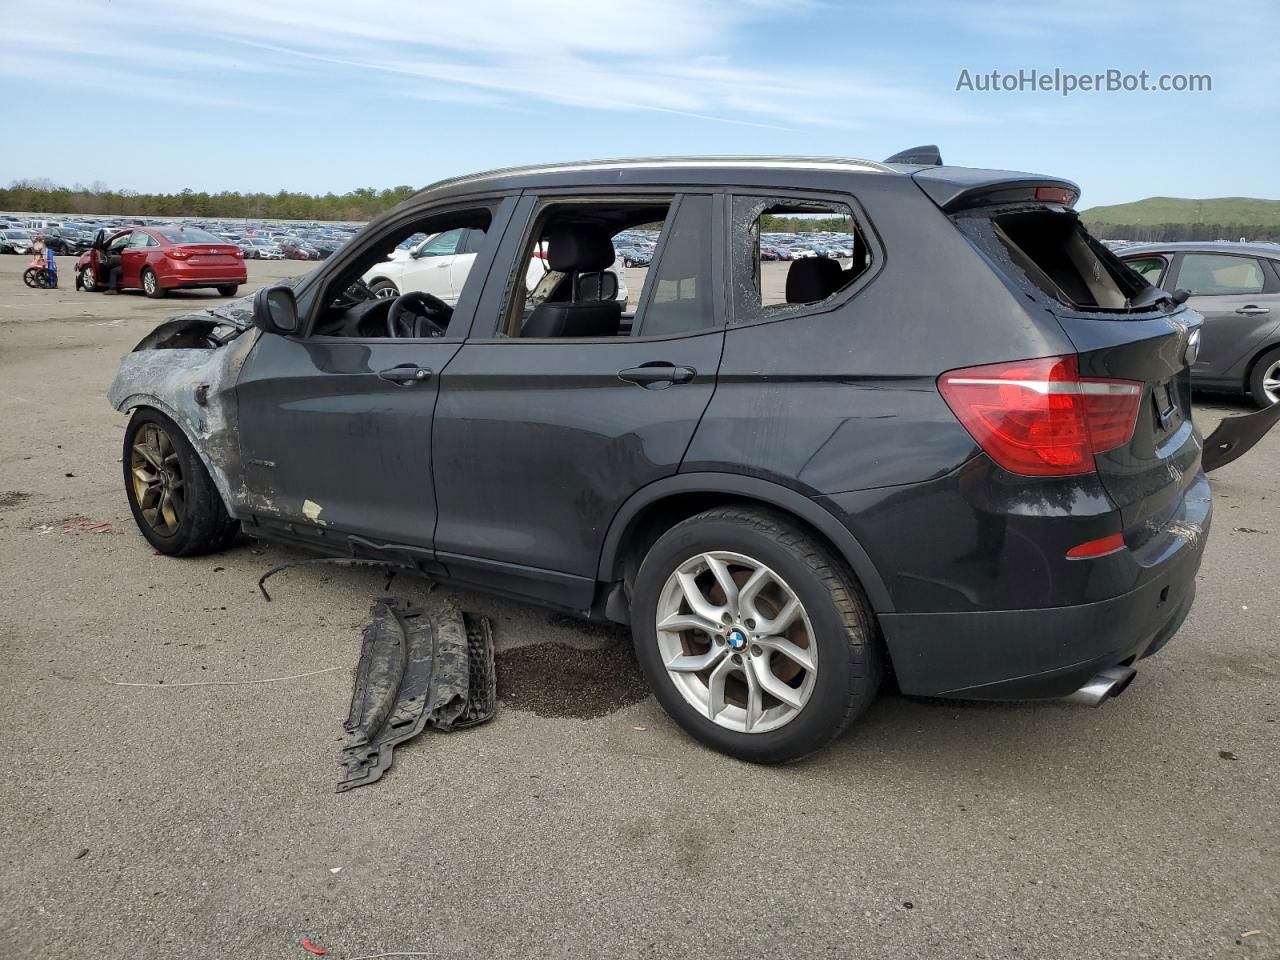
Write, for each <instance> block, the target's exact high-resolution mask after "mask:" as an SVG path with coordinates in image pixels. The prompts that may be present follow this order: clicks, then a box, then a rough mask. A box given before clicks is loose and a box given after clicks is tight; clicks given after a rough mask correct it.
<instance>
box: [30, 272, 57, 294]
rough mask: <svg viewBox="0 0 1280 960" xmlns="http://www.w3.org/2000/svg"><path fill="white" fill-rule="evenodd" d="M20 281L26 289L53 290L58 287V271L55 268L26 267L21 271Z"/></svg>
mask: <svg viewBox="0 0 1280 960" xmlns="http://www.w3.org/2000/svg"><path fill="white" fill-rule="evenodd" d="M22 280H23V282H24V283H25V284H26V285H27V286H28V287H35V288H36V289H38V290H53V289H56V288H57V286H58V270H57V268H56V267H27V269H26V270H24V271H22Z"/></svg>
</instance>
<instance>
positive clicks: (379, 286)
mask: <svg viewBox="0 0 1280 960" xmlns="http://www.w3.org/2000/svg"><path fill="white" fill-rule="evenodd" d="M369 289H370V290H372V291H373V295H374V296H375V297H377V298H378V299H379V300H389V299H392V298H394V297H398V296H400V291H399V290H398V289H396V285H395V284H394V283H392V282H391V281H390V280H375V281H373V283H371V284H369Z"/></svg>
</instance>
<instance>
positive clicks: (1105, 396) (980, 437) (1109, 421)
mask: <svg viewBox="0 0 1280 960" xmlns="http://www.w3.org/2000/svg"><path fill="white" fill-rule="evenodd" d="M1142 389H1143V385H1142V384H1141V383H1138V382H1135V381H1133V380H1095V379H1084V378H1082V377H1081V376H1080V374H1079V367H1078V365H1077V363H1076V358H1075V357H1074V356H1066V357H1041V358H1039V359H1036V360H1015V361H1012V362H1010V363H993V364H989V365H987V366H982V367H968V368H966V369H964V370H951V371H949V372H947V373H944V374H943V375H942V376H941V377H939V378H938V390H939V391H940V392H941V394H942V398H943V399H944V400H946V402H947V406H949V407H950V408H951V412H952V413H954V414H955V415H956V417H957V419H959V421H960V422H961V423H962V424H963V425H964V428H965V429H966V430H968V431H969V433H970V435H971V436H972V437H973V439H974V440H976V441H977V442H978V445H979V446H980V447H982V449H983V450H984V451H986V453H987V455H988V456H989V457H991V459H992V460H994V461H995V462H996V463H998V464H999V465H1000V466H1002V467H1003V468H1004V469H1006V470H1008V471H1009V472H1010V473H1018V474H1022V475H1024V476H1033V477H1065V476H1071V475H1073V474H1080V473H1093V471H1094V470H1095V467H1094V463H1093V455H1094V454H1095V453H1103V452H1105V451H1107V450H1114V449H1116V448H1117V447H1122V446H1124V445H1125V444H1127V443H1128V442H1129V440H1130V439H1131V438H1132V437H1133V428H1134V425H1135V424H1136V423H1137V420H1138V405H1139V403H1140V402H1141V400H1142Z"/></svg>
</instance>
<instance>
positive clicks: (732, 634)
mask: <svg viewBox="0 0 1280 960" xmlns="http://www.w3.org/2000/svg"><path fill="white" fill-rule="evenodd" d="M727 639H728V641H729V647H730V649H732V650H741V649H742V648H743V647H745V646H746V645H747V638H746V635H745V634H743V632H742V631H741V630H730V631H729V636H728V637H727Z"/></svg>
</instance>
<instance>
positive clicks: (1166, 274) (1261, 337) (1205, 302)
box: [1118, 242, 1280, 407]
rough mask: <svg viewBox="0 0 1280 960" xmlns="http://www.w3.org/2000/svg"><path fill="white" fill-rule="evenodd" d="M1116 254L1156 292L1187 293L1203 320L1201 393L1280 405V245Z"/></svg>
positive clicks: (1170, 247) (1197, 377) (1154, 248)
mask: <svg viewBox="0 0 1280 960" xmlns="http://www.w3.org/2000/svg"><path fill="white" fill-rule="evenodd" d="M1118 253H1119V255H1120V257H1121V259H1122V260H1124V262H1125V263H1127V264H1128V265H1129V266H1130V267H1132V268H1133V269H1134V270H1136V271H1137V272H1138V273H1140V274H1142V276H1143V277H1144V278H1145V279H1146V280H1148V281H1149V282H1150V283H1151V284H1153V285H1154V286H1159V287H1162V288H1163V289H1165V290H1167V291H1169V292H1170V293H1173V292H1174V291H1175V290H1179V289H1181V290H1185V291H1187V293H1189V294H1190V297H1189V298H1188V300H1187V306H1189V307H1191V308H1192V309H1193V310H1196V311H1197V312H1198V313H1200V314H1202V315H1203V316H1204V327H1203V328H1202V330H1201V337H1200V354H1199V357H1198V358H1197V359H1196V362H1195V364H1194V365H1193V366H1192V368H1191V376H1192V381H1193V382H1194V383H1195V384H1196V386H1198V387H1202V388H1204V389H1207V390H1221V391H1224V392H1229V393H1248V394H1250V395H1251V396H1252V397H1253V400H1254V402H1255V403H1257V405H1258V406H1259V407H1269V406H1271V405H1272V404H1275V403H1280V245H1277V244H1272V243H1215V242H1186V243H1143V244H1133V245H1132V246H1126V247H1124V248H1123V249H1122V250H1120V251H1118Z"/></svg>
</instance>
